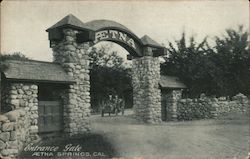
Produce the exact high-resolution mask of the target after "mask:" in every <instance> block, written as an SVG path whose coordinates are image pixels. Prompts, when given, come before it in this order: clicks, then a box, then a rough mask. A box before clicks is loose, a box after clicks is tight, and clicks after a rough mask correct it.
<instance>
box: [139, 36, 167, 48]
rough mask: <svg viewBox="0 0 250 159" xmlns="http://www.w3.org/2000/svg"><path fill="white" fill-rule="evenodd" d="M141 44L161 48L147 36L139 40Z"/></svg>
mask: <svg viewBox="0 0 250 159" xmlns="http://www.w3.org/2000/svg"><path fill="white" fill-rule="evenodd" d="M141 42H142V43H143V45H146V46H147V45H148V46H156V47H161V48H162V47H163V46H161V45H160V44H159V43H157V42H156V41H154V40H153V39H152V38H150V37H149V36H148V35H144V36H143V37H142V38H141Z"/></svg>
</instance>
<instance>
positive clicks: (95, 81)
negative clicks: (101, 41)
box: [90, 47, 132, 109]
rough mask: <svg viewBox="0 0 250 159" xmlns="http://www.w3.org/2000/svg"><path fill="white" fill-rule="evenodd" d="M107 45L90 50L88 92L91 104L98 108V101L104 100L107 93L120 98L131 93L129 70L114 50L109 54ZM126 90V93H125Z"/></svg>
mask: <svg viewBox="0 0 250 159" xmlns="http://www.w3.org/2000/svg"><path fill="white" fill-rule="evenodd" d="M109 49H110V48H108V47H102V48H100V49H97V48H95V47H93V48H92V50H91V52H90V58H91V59H92V60H91V63H90V68H91V69H90V78H91V79H90V81H91V83H90V85H91V87H90V94H91V106H92V108H93V109H98V103H100V102H101V101H102V100H106V99H107V98H108V95H110V94H112V95H118V96H119V97H120V98H124V96H128V95H131V90H132V87H131V77H130V70H129V69H128V68H125V67H124V65H123V62H124V60H123V59H122V58H121V57H119V56H118V55H117V53H116V52H111V53H110V54H109V53H107V52H109ZM126 92H128V94H127V93H126Z"/></svg>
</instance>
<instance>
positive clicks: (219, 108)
mask: <svg viewBox="0 0 250 159" xmlns="http://www.w3.org/2000/svg"><path fill="white" fill-rule="evenodd" d="M214 107H215V112H214V116H221V115H225V114H228V113H235V112H238V113H248V114H249V113H250V102H249V99H248V98H247V96H245V95H243V94H241V93H239V94H237V95H236V96H234V97H232V100H226V99H220V98H218V99H217V98H215V99H214Z"/></svg>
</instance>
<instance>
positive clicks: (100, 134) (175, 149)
mask: <svg viewBox="0 0 250 159" xmlns="http://www.w3.org/2000/svg"><path fill="white" fill-rule="evenodd" d="M91 122H92V125H91V129H92V133H93V134H88V135H85V136H81V137H77V138H71V139H67V138H65V139H62V138H61V139H52V140H47V141H44V142H42V143H40V145H50V144H54V145H55V144H56V145H59V146H63V145H66V144H68V143H74V144H75V145H77V144H79V145H81V146H82V149H83V150H84V151H87V152H90V153H91V154H92V156H91V157H60V158H64V159H76V158H88V159H89V158H96V159H97V158H98V159H99V158H100V159H102V158H103V159H104V158H112V157H116V158H119V157H120V158H121V159H136V158H137V159H139V158H140V159H245V158H246V156H247V153H248V151H249V150H250V147H249V141H250V140H249V139H250V128H249V122H250V121H249V118H248V117H245V116H239V115H236V116H233V117H232V116H230V117H225V118H221V119H218V120H199V121H198V120H197V121H185V122H165V123H162V124H158V125H147V124H143V123H138V122H137V121H135V120H134V119H132V118H131V116H130V115H126V116H118V117H116V116H111V117H108V116H107V117H100V115H93V116H91ZM95 151H97V152H102V153H103V154H104V155H105V156H102V155H99V156H98V155H97V156H93V152H95ZM29 155H30V154H29ZM24 156H25V155H24ZM26 156H27V152H26Z"/></svg>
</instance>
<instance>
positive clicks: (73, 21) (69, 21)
mask: <svg viewBox="0 0 250 159" xmlns="http://www.w3.org/2000/svg"><path fill="white" fill-rule="evenodd" d="M63 26H71V27H75V28H78V29H90V28H88V27H87V26H85V24H84V23H83V22H82V21H81V20H80V19H78V18H77V17H75V16H74V15H72V14H69V15H67V16H66V17H64V18H63V19H61V20H60V21H59V22H57V23H56V24H54V25H53V26H51V27H50V28H48V29H47V30H46V31H49V30H51V29H55V28H59V27H63Z"/></svg>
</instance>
